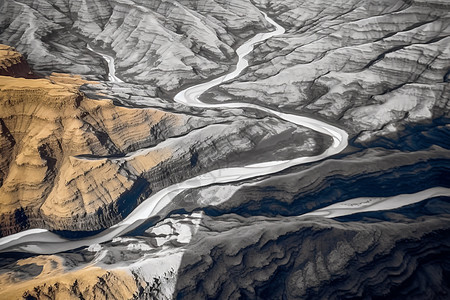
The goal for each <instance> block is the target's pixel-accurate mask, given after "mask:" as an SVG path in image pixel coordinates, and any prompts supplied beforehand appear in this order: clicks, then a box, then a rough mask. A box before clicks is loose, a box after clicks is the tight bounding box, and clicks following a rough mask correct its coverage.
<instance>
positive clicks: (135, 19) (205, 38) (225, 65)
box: [0, 0, 270, 91]
mask: <svg viewBox="0 0 450 300" xmlns="http://www.w3.org/2000/svg"><path fill="white" fill-rule="evenodd" d="M0 12H1V13H2V15H3V16H4V18H2V22H1V23H0V28H2V29H3V30H1V31H2V33H1V34H0V42H4V43H7V44H12V45H14V46H15V47H16V48H17V49H18V50H20V51H21V52H23V53H26V55H27V58H28V60H29V61H30V63H31V64H32V66H33V68H34V69H35V70H37V71H39V72H42V73H44V74H48V73H49V72H53V71H61V72H70V73H73V74H83V75H93V76H101V75H103V76H105V74H106V70H105V69H106V65H105V63H104V62H103V59H102V58H101V57H100V56H99V55H97V54H95V53H93V52H91V51H89V50H88V49H87V48H86V43H88V42H89V43H91V44H92V45H93V46H95V47H94V48H95V49H101V51H106V52H108V53H110V54H112V55H113V56H114V57H115V59H116V63H117V69H118V75H119V77H120V78H123V79H124V80H125V81H130V82H139V83H151V84H153V85H156V86H158V87H160V88H161V89H162V90H165V91H168V90H170V91H173V90H176V89H178V88H179V87H180V86H181V85H184V84H187V83H191V82H193V80H195V81H198V80H202V79H205V78H207V77H210V76H215V75H218V74H221V73H223V72H225V71H227V70H228V69H229V68H230V67H231V66H232V64H233V62H234V59H235V53H234V50H233V48H235V47H236V46H237V45H239V43H240V42H241V41H243V40H244V39H247V38H248V37H250V36H251V35H253V34H255V33H256V32H259V31H266V30H267V29H268V28H269V27H270V25H268V24H267V23H266V22H265V19H264V18H263V17H262V15H261V13H260V12H259V10H258V9H257V8H256V7H255V6H254V5H253V4H252V3H251V1H248V0H245V1H240V0H233V1H222V0H202V1H194V2H192V1H185V0H180V1H151V2H142V1H123V0H115V1H106V0H96V1H90V2H89V3H88V2H86V3H85V2H79V1H68V2H60V1H56V2H55V1H49V0H35V1H22V2H20V3H19V2H11V1H9V2H3V3H2V4H0ZM150 28H151V30H149V29H150ZM130 52H132V55H130ZM169 73H170V74H169Z"/></svg>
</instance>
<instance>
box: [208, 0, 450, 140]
mask: <svg viewBox="0 0 450 300" xmlns="http://www.w3.org/2000/svg"><path fill="white" fill-rule="evenodd" d="M257 3H258V5H260V6H261V7H262V8H263V9H267V10H268V11H269V14H270V13H271V14H272V15H273V17H274V18H275V20H277V21H278V22H280V23H281V24H283V25H284V26H285V27H286V28H287V32H286V34H284V35H283V36H280V37H276V38H273V39H271V40H270V41H268V42H266V43H263V44H261V45H260V46H259V47H256V49H255V51H254V53H253V55H252V59H251V61H250V64H251V66H250V67H249V68H248V69H247V70H246V71H245V72H244V73H243V74H242V75H241V76H240V77H239V78H237V79H236V80H234V81H233V82H231V83H226V84H222V85H221V86H219V87H218V88H216V89H213V90H212V91H211V93H210V95H205V96H204V99H205V100H208V99H214V100H217V101H228V100H232V99H235V98H236V97H238V98H239V99H244V100H245V101H248V102H256V103H261V104H263V105H270V106H271V107H277V108H279V109H283V110H287V111H297V112H301V113H313V114H315V115H320V116H322V117H323V118H326V119H328V120H336V121H339V122H340V123H341V124H343V125H345V126H346V128H348V130H349V131H350V134H351V135H356V136H357V140H356V141H357V142H359V143H364V142H366V141H368V140H370V139H372V138H373V137H374V136H386V135H392V134H395V133H396V132H397V131H401V130H402V129H403V127H404V126H405V125H408V124H414V123H418V122H429V121H430V120H433V119H434V118H437V117H440V116H443V115H444V116H447V117H448V112H449V102H448V100H449V99H450V92H449V85H448V81H449V80H448V74H449V67H448V66H449V65H450V50H449V49H450V48H449V47H448V45H449V43H450V13H449V10H450V6H449V4H448V2H446V1H431V2H429V1H426V2H425V1H384V0H380V1H375V2H373V1H362V2H361V1H338V2H333V4H331V5H330V3H329V2H328V1H309V0H306V1H301V2H298V1H276V0H275V1H257Z"/></svg>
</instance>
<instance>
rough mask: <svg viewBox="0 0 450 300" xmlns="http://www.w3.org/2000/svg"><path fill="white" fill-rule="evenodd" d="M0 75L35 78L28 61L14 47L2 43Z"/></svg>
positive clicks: (0, 46) (0, 45)
mask: <svg viewBox="0 0 450 300" xmlns="http://www.w3.org/2000/svg"><path fill="white" fill-rule="evenodd" d="M0 76H12V77H25V78H33V77H34V75H33V72H31V69H30V67H29V66H28V62H27V61H26V60H25V58H24V57H23V55H22V54H21V53H19V52H17V51H16V49H14V48H13V47H10V46H7V45H2V44H0Z"/></svg>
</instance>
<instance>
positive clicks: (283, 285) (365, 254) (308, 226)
mask: <svg viewBox="0 0 450 300" xmlns="http://www.w3.org/2000/svg"><path fill="white" fill-rule="evenodd" d="M448 224H449V223H448V215H447V216H442V217H438V218H423V219H420V220H416V221H411V220H409V221H408V220H405V219H403V220H401V219H400V217H399V218H397V220H396V222H378V223H372V224H371V223H359V222H347V223H341V222H337V221H334V220H325V219H322V218H319V219H303V220H302V219H299V218H284V219H283V220H279V219H276V218H274V219H265V218H261V217H256V218H241V217H238V216H235V215H226V216H223V217H220V218H209V217H205V218H203V221H202V224H201V226H200V227H199V231H198V233H197V235H196V236H195V237H194V239H193V241H192V242H191V245H189V246H188V249H187V251H186V252H185V255H184V256H183V261H182V263H181V266H180V269H179V271H178V272H179V273H178V274H179V275H178V281H177V288H176V292H175V293H174V295H175V296H176V297H177V298H240V297H246V298H250V299H258V298H263V299H279V298H284V299H339V298H342V297H348V298H350V297H351V298H372V299H373V298H378V297H387V298H390V299H402V298H405V297H414V298H441V297H445V296H444V295H446V294H447V293H448V292H449V290H450V287H449V285H448V283H447V279H448V278H447V274H448V273H447V272H448V264H447V263H445V261H446V256H447V255H448V249H449V240H448V238H447V239H439V238H438V236H447V237H448V233H449V227H448ZM427 274H429V275H430V276H427ZM431 274H433V275H432V276H431Z"/></svg>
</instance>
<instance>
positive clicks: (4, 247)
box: [0, 14, 450, 254]
mask: <svg viewBox="0 0 450 300" xmlns="http://www.w3.org/2000/svg"><path fill="white" fill-rule="evenodd" d="M264 16H265V17H266V19H267V21H269V22H270V23H271V24H272V25H274V26H275V27H276V30H275V31H272V32H270V33H261V34H257V35H256V36H254V37H253V38H252V39H250V40H249V41H247V42H246V43H244V44H243V45H242V46H241V47H239V48H238V49H237V51H236V52H237V54H238V56H239V61H238V64H237V66H236V69H235V70H234V71H233V72H231V73H229V74H227V75H224V76H221V77H219V78H216V79H213V80H211V81H209V82H206V83H203V84H199V85H196V86H193V87H190V88H187V89H185V90H183V91H181V92H179V93H178V94H177V95H176V96H175V97H174V100H175V101H176V102H179V103H182V104H185V105H188V106H195V107H214V108H223V109H227V108H241V109H246V108H249V109H258V110H260V111H264V112H265V113H267V114H270V115H273V116H276V117H278V118H280V119H283V120H286V121H289V122H292V123H294V124H297V125H300V126H304V127H308V128H310V129H313V130H315V131H318V132H321V133H324V134H326V135H329V136H331V137H332V138H333V144H332V145H331V147H330V148H328V149H327V150H326V151H325V152H323V153H322V154H320V155H317V156H311V157H298V158H295V159H292V160H284V161H270V162H264V163H257V164H251V165H247V166H244V167H234V168H224V169H218V170H213V171H210V172H208V173H205V174H202V175H199V176H196V177H193V178H191V179H188V180H185V181H183V182H181V183H178V184H175V185H172V186H169V187H167V188H165V189H163V190H161V191H159V192H157V193H156V194H154V195H152V196H151V197H150V198H148V199H147V200H145V201H144V202H143V203H142V204H140V205H139V206H138V207H137V208H136V209H134V210H133V211H132V212H131V213H130V214H129V215H128V216H127V217H126V218H125V219H124V220H123V221H121V222H119V223H118V224H116V225H114V226H112V227H110V228H109V229H107V230H105V231H103V232H101V233H99V234H97V235H95V236H92V237H89V238H84V239H79V240H66V239H63V238H61V237H60V236H58V235H56V234H54V233H51V232H49V231H47V230H44V229H32V230H27V231H24V232H21V233H18V234H13V235H10V236H7V237H4V238H2V239H0V251H17V252H29V253H42V254H50V253H58V252H63V251H68V250H72V249H76V248H80V247H84V246H89V245H92V244H99V243H103V242H106V241H110V240H112V239H113V238H115V237H117V236H120V235H123V234H125V233H127V232H130V231H132V230H133V229H135V228H136V227H138V226H139V225H140V224H142V223H143V222H145V221H146V220H147V219H149V218H151V217H154V216H158V215H159V214H161V212H162V211H163V209H164V208H165V207H166V206H167V205H168V204H170V203H171V201H172V199H173V198H174V197H175V196H177V195H178V194H180V193H181V192H183V191H185V190H187V189H193V188H200V187H205V186H209V185H213V184H220V183H232V182H237V181H241V180H246V179H250V178H255V177H258V176H262V175H269V174H274V173H277V172H280V171H282V170H285V169H287V168H290V167H293V166H297V165H300V164H306V163H311V162H316V161H319V160H323V159H326V158H328V157H330V156H333V155H335V154H338V153H340V152H341V151H343V150H344V149H345V148H346V147H347V140H348V134H347V133H346V132H345V131H344V130H342V129H340V128H337V127H335V126H332V125H329V124H327V123H324V122H322V121H318V120H315V119H312V118H308V117H303V116H298V115H294V114H288V113H282V112H278V111H275V110H271V109H268V108H265V107H261V106H259V105H256V104H244V103H221V104H206V103H203V102H200V100H199V97H200V96H201V95H202V94H203V93H204V92H206V91H207V90H208V89H210V88H212V87H215V86H217V85H219V84H221V83H222V82H224V81H228V80H231V79H233V78H235V77H237V76H238V75H239V74H240V73H241V72H242V70H244V69H245V68H246V67H247V66H248V61H247V59H245V58H244V57H245V56H246V55H247V54H249V53H250V52H251V51H252V50H253V47H254V45H255V44H257V43H260V42H262V41H265V40H267V39H269V38H271V37H273V36H276V35H281V34H283V33H284V29H283V28H282V27H281V26H280V25H278V24H277V23H275V22H274V21H273V20H272V19H271V18H269V17H268V16H267V15H265V14H264ZM89 49H90V50H91V51H94V50H92V49H91V48H90V47H89ZM98 54H99V55H101V56H102V57H104V59H105V60H106V61H107V62H108V66H109V76H108V78H109V80H110V81H111V82H115V83H120V82H121V80H120V79H119V78H118V77H117V76H116V75H115V67H114V59H113V58H112V57H110V56H108V55H106V54H100V53H98ZM435 196H450V189H447V188H439V187H436V188H434V189H430V190H425V191H423V192H419V193H417V194H415V195H414V196H409V195H398V196H395V197H386V198H377V203H378V204H377V205H376V206H375V205H372V206H371V208H372V209H373V210H385V209H392V208H396V207H399V206H404V205H408V204H411V203H416V202H418V201H422V200H425V199H427V198H429V197H435ZM396 199H403V201H402V202H401V203H400V204H399V203H397V204H398V205H390V204H389V201H395V200H396ZM347 203H351V204H352V205H351V206H349V207H350V208H347V206H346V209H345V210H342V209H340V208H338V209H339V213H337V212H336V210H335V208H334V207H333V206H332V207H328V208H326V209H321V210H320V211H317V212H311V213H310V214H316V215H324V214H327V216H328V217H335V216H344V215H348V214H353V213H357V212H361V211H365V210H367V208H366V206H365V205H364V203H366V201H359V200H358V199H356V200H355V199H353V200H348V202H347ZM355 203H356V204H355ZM322 211H323V213H322ZM162 217H164V216H163V215H162Z"/></svg>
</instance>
